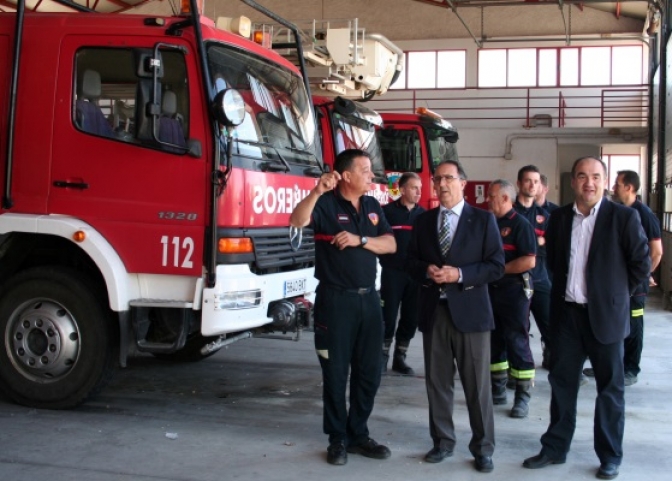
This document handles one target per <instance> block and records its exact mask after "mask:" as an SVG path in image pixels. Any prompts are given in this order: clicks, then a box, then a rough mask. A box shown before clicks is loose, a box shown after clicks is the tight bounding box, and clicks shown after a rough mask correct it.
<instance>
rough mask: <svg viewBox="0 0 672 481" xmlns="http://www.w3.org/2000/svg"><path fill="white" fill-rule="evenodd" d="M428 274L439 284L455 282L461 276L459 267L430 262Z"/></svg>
mask: <svg viewBox="0 0 672 481" xmlns="http://www.w3.org/2000/svg"><path fill="white" fill-rule="evenodd" d="M427 275H428V276H429V278H430V279H431V280H433V281H434V282H436V283H437V284H454V283H456V282H457V281H458V280H459V278H460V271H459V269H458V268H457V267H453V266H443V267H438V266H436V265H434V264H430V265H429V267H427Z"/></svg>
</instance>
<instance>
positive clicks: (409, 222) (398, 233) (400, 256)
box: [380, 199, 425, 270]
mask: <svg viewBox="0 0 672 481" xmlns="http://www.w3.org/2000/svg"><path fill="white" fill-rule="evenodd" d="M423 212H425V209H424V208H423V207H420V206H419V205H418V204H416V205H415V206H414V207H413V208H412V209H411V210H408V208H407V207H406V206H405V205H403V204H402V203H401V199H398V200H395V201H394V202H390V203H389V204H387V205H386V206H384V207H383V213H384V214H385V218H386V219H387V222H388V223H389V224H390V226H391V227H392V230H393V231H394V238H395V240H396V241H397V252H395V253H394V254H384V255H382V256H380V265H381V266H383V267H386V268H391V269H401V270H403V269H404V262H405V261H406V251H407V250H408V244H409V243H410V242H411V233H412V232H413V223H414V222H415V219H416V218H417V217H418V216H419V215H420V214H422V213H423Z"/></svg>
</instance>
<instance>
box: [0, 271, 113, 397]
mask: <svg viewBox="0 0 672 481" xmlns="http://www.w3.org/2000/svg"><path fill="white" fill-rule="evenodd" d="M94 286H95V283H93V281H92V280H91V279H89V278H87V277H86V276H83V275H82V274H81V273H78V272H76V271H72V270H68V269H64V268H62V267H39V268H34V269H30V270H27V271H24V272H22V273H20V274H17V275H16V276H14V277H13V278H11V279H9V280H8V281H7V282H6V283H5V285H4V286H3V287H2V289H0V333H2V346H0V387H1V388H2V389H3V391H4V392H5V393H6V394H7V395H8V396H9V397H10V398H11V399H12V400H14V401H15V402H17V403H19V404H23V405H26V406H31V407H38V408H48V409H66V408H71V407H74V406H76V405H78V404H80V403H81V402H83V401H84V400H85V399H86V398H88V397H89V396H91V395H93V394H95V393H96V392H97V391H98V390H99V389H101V388H102V387H103V385H104V384H105V383H106V382H107V381H108V380H109V379H110V377H111V375H112V372H113V370H114V367H115V365H116V363H115V351H116V349H115V347H116V346H118V342H116V336H115V333H116V332H117V330H116V329H115V328H114V323H113V321H112V316H111V313H110V311H109V309H108V308H107V307H106V305H105V303H104V296H102V295H101V294H100V293H99V292H97V291H96V290H95V288H94Z"/></svg>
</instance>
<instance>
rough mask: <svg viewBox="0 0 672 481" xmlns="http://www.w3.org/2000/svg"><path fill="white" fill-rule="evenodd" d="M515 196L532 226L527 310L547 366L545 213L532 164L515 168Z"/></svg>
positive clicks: (548, 295)
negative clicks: (534, 247) (534, 257)
mask: <svg viewBox="0 0 672 481" xmlns="http://www.w3.org/2000/svg"><path fill="white" fill-rule="evenodd" d="M517 184H518V197H517V198H516V202H515V204H513V208H514V209H515V210H516V212H518V213H519V214H521V215H522V216H523V217H525V218H526V219H527V221H528V222H529V223H530V224H531V225H532V228H533V229H534V233H535V236H536V239H537V262H536V265H535V267H534V269H532V271H531V274H532V280H533V281H534V295H533V296H532V302H531V304H530V310H531V311H532V314H533V315H534V321H535V322H536V323H537V327H538V328H539V333H540V334H541V344H542V346H543V351H542V363H541V365H542V367H543V368H544V369H549V367H550V359H551V354H550V347H549V346H550V345H551V343H550V327H549V326H550V316H551V312H550V310H551V281H550V279H549V278H548V272H547V270H546V228H547V227H548V218H549V214H548V212H546V211H545V210H544V209H542V208H541V207H539V205H538V204H537V203H536V202H535V196H536V195H537V192H538V191H539V189H540V187H541V173H540V172H539V169H538V168H537V167H536V166H534V165H526V166H525V167H521V168H520V170H519V171H518V182H517Z"/></svg>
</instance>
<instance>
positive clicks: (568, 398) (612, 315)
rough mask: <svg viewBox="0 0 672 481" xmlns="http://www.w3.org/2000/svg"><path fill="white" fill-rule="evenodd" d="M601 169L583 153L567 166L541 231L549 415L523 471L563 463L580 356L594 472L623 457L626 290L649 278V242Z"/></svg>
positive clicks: (613, 469)
mask: <svg viewBox="0 0 672 481" xmlns="http://www.w3.org/2000/svg"><path fill="white" fill-rule="evenodd" d="M606 185H607V168H606V166H605V165H604V162H602V161H601V160H599V159H595V158H593V157H584V158H581V159H578V160H577V161H576V162H574V165H573V167H572V189H573V190H574V194H575V201H574V204H569V205H566V206H564V207H561V208H559V209H557V210H556V211H555V212H553V214H552V215H551V220H550V223H549V227H548V231H547V236H546V239H547V241H548V242H547V256H548V258H547V259H548V268H549V269H550V270H551V271H552V272H553V289H552V291H551V313H552V314H551V342H552V343H553V345H552V347H551V371H550V374H549V376H548V380H549V383H550V384H551V419H550V424H549V426H548V429H547V431H546V433H545V434H544V435H543V436H542V437H541V445H542V448H541V452H540V453H539V454H538V455H536V456H533V457H531V458H528V459H526V460H525V461H524V463H523V466H524V467H526V468H530V469H537V468H543V467H544V466H548V465H549V464H561V463H564V462H565V459H566V457H567V453H568V452H569V447H570V444H571V442H572V437H573V435H574V429H575V427H576V402H577V395H578V392H579V379H580V376H581V368H582V366H583V362H584V360H585V358H586V356H588V357H589V358H590V362H591V364H592V366H593V368H594V370H595V381H596V383H597V400H596V402H595V419H594V428H593V431H594V440H593V445H594V448H595V452H596V453H597V457H598V458H599V460H600V468H599V469H598V471H597V477H598V478H600V479H613V478H615V477H616V476H618V468H619V466H620V464H621V460H622V458H623V430H624V426H625V399H624V391H625V387H624V378H623V339H624V338H625V337H626V336H627V335H628V332H629V330H630V312H629V306H630V295H631V294H632V293H633V292H634V291H635V289H636V288H637V286H638V285H639V284H640V283H641V282H642V281H643V280H644V279H647V278H648V275H649V271H650V268H651V261H650V258H649V247H648V244H647V239H646V237H645V235H644V232H643V230H642V227H641V222H640V219H639V214H638V213H637V212H636V211H635V210H634V209H629V208H627V207H624V206H621V205H618V204H615V203H613V202H610V201H609V200H607V199H604V198H603V195H604V189H605V187H606Z"/></svg>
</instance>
